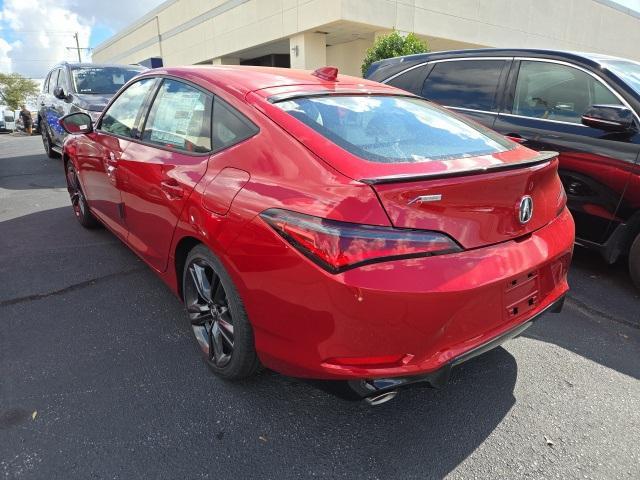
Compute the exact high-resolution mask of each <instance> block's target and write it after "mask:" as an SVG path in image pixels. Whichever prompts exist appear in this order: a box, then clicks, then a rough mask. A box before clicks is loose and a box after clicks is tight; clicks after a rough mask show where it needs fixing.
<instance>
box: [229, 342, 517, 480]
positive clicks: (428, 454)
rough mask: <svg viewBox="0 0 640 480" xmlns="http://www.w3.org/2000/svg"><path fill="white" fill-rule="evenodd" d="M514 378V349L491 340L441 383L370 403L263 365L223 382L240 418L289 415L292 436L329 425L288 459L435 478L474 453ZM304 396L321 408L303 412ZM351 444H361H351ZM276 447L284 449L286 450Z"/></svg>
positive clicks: (259, 420)
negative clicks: (490, 346)
mask: <svg viewBox="0 0 640 480" xmlns="http://www.w3.org/2000/svg"><path fill="white" fill-rule="evenodd" d="M516 378H517V364H516V361H515V359H514V357H513V356H512V355H511V354H509V353H508V352H507V351H506V350H505V349H503V348H497V349H495V350H492V351H490V352H488V353H487V354H485V355H482V356H480V357H477V358H474V359H472V360H470V361H469V362H467V363H465V364H463V365H460V366H459V367H457V368H455V369H454V371H453V373H452V378H451V381H450V383H449V384H448V385H447V386H446V387H444V388H442V389H431V388H427V387H424V388H420V387H415V386H414V387H412V388H409V389H406V390H401V391H400V393H399V394H398V396H397V397H396V399H395V400H392V401H390V402H388V403H386V404H383V405H380V406H377V407H371V406H369V405H368V404H366V403H365V402H349V401H346V400H341V399H338V398H335V397H333V396H331V395H330V394H327V393H325V392H322V391H320V390H316V389H315V388H314V387H313V386H311V385H308V384H307V383H305V382H303V381H300V380H297V379H293V378H288V377H284V376H281V375H279V374H277V373H274V372H270V371H267V372H265V373H263V374H262V375H261V376H259V377H257V378H254V379H250V380H246V381H244V382H241V383H237V384H228V387H229V390H230V391H232V392H234V395H233V396H234V398H235V399H236V400H235V401H236V402H237V408H239V409H241V410H242V411H243V412H247V415H250V416H252V417H253V418H251V417H250V418H248V419H247V421H248V422H252V423H254V424H255V425H256V426H259V425H262V428H263V429H264V430H265V431H269V429H270V428H269V427H268V424H269V423H270V422H290V424H291V427H290V428H291V431H290V435H291V436H293V437H295V436H299V435H304V432H305V431H322V429H323V426H325V427H324V428H326V426H330V427H329V429H330V431H331V433H330V434H328V435H330V438H331V439H332V440H330V439H327V438H322V437H321V438H317V439H307V438H303V437H300V438H298V440H297V441H296V442H294V443H296V444H298V443H299V444H300V445H308V444H309V441H311V442H312V443H314V444H315V445H316V449H312V450H311V451H305V450H302V449H296V451H295V456H296V460H295V464H298V465H299V464H302V465H304V464H305V463H307V464H309V465H315V466H316V467H317V466H318V465H319V462H320V464H321V463H322V462H323V461H324V462H335V463H336V464H342V465H344V464H347V463H351V464H354V463H355V464H356V465H359V466H358V467H355V469H353V468H352V467H350V468H352V471H353V472H354V474H356V475H357V474H360V475H361V478H396V477H397V476H398V474H399V472H403V473H402V475H403V476H406V478H409V477H411V478H414V477H422V478H442V477H444V476H445V475H447V474H448V473H449V472H451V471H452V470H453V469H454V468H455V467H456V466H457V465H459V464H460V463H461V462H462V461H463V460H464V459H466V458H467V457H468V456H469V455H470V454H471V453H473V452H474V451H475V450H476V449H477V448H478V447H479V446H480V445H481V444H482V443H483V442H484V441H485V439H486V438H487V437H488V436H489V435H490V434H491V433H492V432H493V430H494V429H495V428H496V427H497V426H498V425H499V424H500V423H501V422H502V420H503V419H504V417H505V416H506V415H507V414H508V412H509V411H510V409H511V408H512V406H513V405H514V403H515V397H514V394H513V390H514V386H515V383H516ZM225 383H226V382H225ZM274 396H275V398H274ZM310 402H311V403H313V404H314V408H313V410H314V411H315V412H321V414H319V415H318V414H317V413H316V414H314V415H309V403H310ZM274 403H275V404H277V405H278V406H277V409H274V408H273V407H274ZM258 428H260V427H258ZM265 435H266V437H268V434H265ZM327 441H329V443H327ZM353 444H355V445H358V444H360V445H362V446H363V449H361V450H357V451H350V450H349V449H350V448H352V445H353ZM289 448H291V446H289ZM275 454H276V455H278V456H280V455H281V456H283V457H286V456H291V454H292V452H291V451H286V450H282V451H280V452H275ZM300 457H302V458H300ZM327 468H328V467H327ZM328 471H330V470H328ZM260 473H263V474H265V475H268V472H266V471H265V472H260ZM299 473H300V474H302V473H304V470H301V471H300V472H299Z"/></svg>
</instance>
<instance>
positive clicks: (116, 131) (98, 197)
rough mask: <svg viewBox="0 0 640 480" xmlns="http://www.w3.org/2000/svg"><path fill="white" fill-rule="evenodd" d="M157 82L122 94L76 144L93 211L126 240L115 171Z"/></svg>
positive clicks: (149, 80)
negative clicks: (93, 127)
mask: <svg viewBox="0 0 640 480" xmlns="http://www.w3.org/2000/svg"><path fill="white" fill-rule="evenodd" d="M155 85H156V79H154V78H144V79H142V80H139V81H137V82H134V83H132V84H131V85H129V86H128V87H127V88H126V89H125V90H123V91H121V92H120V94H119V95H118V96H117V97H116V99H115V100H114V101H113V102H112V103H111V104H110V105H109V107H108V108H107V110H106V111H105V113H104V115H103V116H102V118H101V120H100V121H99V124H98V125H97V126H96V128H95V130H94V131H93V132H92V133H90V134H89V135H85V136H83V137H81V138H80V139H79V141H78V142H77V150H76V159H77V160H78V162H79V175H80V182H81V184H82V188H83V190H84V193H85V195H86V197H87V199H88V201H89V205H90V206H91V209H92V211H93V212H94V213H95V214H96V215H97V216H98V217H99V218H100V220H101V221H102V222H103V223H105V224H106V225H107V226H108V227H109V228H110V229H111V230H112V231H114V232H115V233H116V234H118V235H119V236H120V237H122V238H126V237H127V229H126V223H125V217H124V207H123V204H122V196H121V193H120V189H121V188H122V185H123V181H124V177H123V175H122V173H121V172H120V169H119V168H118V161H119V160H120V158H121V156H122V154H123V152H124V151H125V150H126V149H127V147H128V146H129V144H130V143H131V139H132V138H135V137H136V136H137V135H138V133H139V128H138V124H139V122H140V119H141V117H142V113H143V111H144V106H145V102H146V101H147V99H148V97H149V96H150V94H151V93H152V92H153V87H154V86H155Z"/></svg>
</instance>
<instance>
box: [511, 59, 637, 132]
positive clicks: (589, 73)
mask: <svg viewBox="0 0 640 480" xmlns="http://www.w3.org/2000/svg"><path fill="white" fill-rule="evenodd" d="M513 59H514V60H525V61H528V62H541V63H555V64H557V65H564V66H565V67H570V68H575V69H576V70H580V71H581V72H584V73H586V74H587V75H590V76H591V77H593V78H594V79H595V80H596V81H597V82H600V83H601V84H602V85H604V86H605V88H606V89H607V90H609V91H610V92H611V93H613V95H614V96H615V97H616V98H617V99H618V100H619V101H620V103H621V104H622V105H624V106H625V107H627V108H628V109H629V110H631V113H633V117H634V118H635V119H636V122H638V124H639V125H640V117H639V116H638V114H637V113H636V111H635V110H634V109H633V108H631V105H629V103H628V102H627V101H626V100H625V99H624V98H623V97H622V95H620V94H619V93H618V92H616V91H615V90H614V89H613V88H612V87H611V85H609V84H608V83H607V82H606V81H605V80H604V79H603V78H600V77H599V76H598V75H596V74H595V73H593V72H591V71H589V70H587V69H586V68H583V67H581V66H579V65H574V64H573V63H569V62H564V61H562V60H552V59H548V58H534V57H513ZM518 76H519V75H518ZM501 115H511V116H517V117H522V118H533V119H536V120H546V121H548V122H558V123H565V124H570V125H582V123H573V122H563V121H561V120H547V119H542V118H536V117H527V116H525V115H515V114H512V113H509V114H507V113H505V114H501ZM582 126H583V127H587V126H586V125H582ZM587 128H591V127H587Z"/></svg>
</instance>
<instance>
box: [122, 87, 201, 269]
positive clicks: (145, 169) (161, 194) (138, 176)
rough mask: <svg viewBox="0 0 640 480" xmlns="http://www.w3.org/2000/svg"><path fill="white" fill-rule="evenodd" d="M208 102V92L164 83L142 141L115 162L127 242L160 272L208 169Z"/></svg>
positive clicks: (156, 97) (150, 112)
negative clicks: (191, 197)
mask: <svg viewBox="0 0 640 480" xmlns="http://www.w3.org/2000/svg"><path fill="white" fill-rule="evenodd" d="M212 102H213V97H212V95H211V94H210V93H208V92H206V91H203V90H200V89H199V88H197V87H195V86H192V85H190V84H186V83H183V82H180V81H178V80H174V79H168V78H165V79H164V80H162V83H161V85H160V87H159V88H158V90H157V93H156V95H155V98H154V99H153V102H152V104H151V107H150V109H149V113H148V117H147V119H146V122H145V123H144V129H143V132H142V136H141V139H140V141H136V142H131V144H130V145H129V146H128V147H127V148H126V150H125V151H124V153H123V155H122V157H121V158H120V159H119V162H118V170H119V172H120V173H121V174H122V176H123V178H124V179H125V180H124V183H123V184H122V200H123V202H124V206H125V218H126V223H127V227H128V230H129V232H128V243H129V245H130V246H131V247H132V248H133V249H134V250H135V251H136V252H137V253H138V254H139V255H140V256H141V257H142V258H144V259H145V260H146V261H147V262H148V263H149V264H150V265H151V266H152V267H153V268H155V269H156V270H158V271H164V270H165V269H166V266H167V261H168V257H169V248H170V246H171V240H172V238H173V232H174V230H175V227H176V225H177V223H178V219H179V218H180V215H181V213H182V209H183V208H184V205H185V203H186V201H187V199H188V197H189V195H190V193H191V191H192V190H193V189H194V187H195V186H196V184H197V183H198V181H199V180H200V179H201V178H202V176H203V175H204V174H205V172H206V170H207V161H208V159H209V155H210V152H211V109H212Z"/></svg>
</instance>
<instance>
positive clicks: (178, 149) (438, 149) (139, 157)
mask: <svg viewBox="0 0 640 480" xmlns="http://www.w3.org/2000/svg"><path fill="white" fill-rule="evenodd" d="M336 73H337V72H336V70H335V69H332V68H330V67H325V68H323V69H319V70H317V71H316V72H314V73H309V72H302V71H295V70H289V69H275V68H258V67H237V66H236V67H185V68H166V69H161V70H153V71H149V72H147V73H144V74H142V75H140V76H138V77H136V78H135V79H133V80H132V81H130V82H129V83H128V84H127V85H125V86H124V87H123V88H122V89H121V90H120V92H119V93H118V94H117V95H116V96H115V97H114V99H113V100H112V101H111V103H110V105H109V106H108V107H107V108H106V109H105V111H104V113H103V114H102V116H101V117H100V118H99V119H98V120H97V122H96V123H95V125H93V124H92V122H91V118H89V117H88V116H87V115H86V114H84V113H74V114H71V115H68V116H66V117H65V118H63V119H62V120H61V124H62V126H63V127H64V128H65V129H66V130H67V131H68V132H69V133H73V134H75V135H71V136H70V137H69V138H68V139H67V141H66V143H65V145H64V156H63V158H64V165H65V169H66V174H67V182H68V188H69V193H70V195H71V201H72V204H73V208H74V211H75V214H76V216H77V218H78V220H79V221H80V223H81V224H82V225H83V226H85V227H93V226H95V225H97V224H98V223H101V224H104V225H105V226H106V227H107V228H109V229H110V230H111V231H112V232H113V233H115V234H116V235H117V236H118V237H120V239H122V241H124V242H125V243H126V244H127V245H128V246H129V247H131V249H133V250H134V251H135V252H136V253H137V254H138V255H139V256H140V257H141V258H142V259H143V260H145V262H146V263H148V264H149V266H150V267H151V268H153V269H154V270H155V271H156V272H157V273H158V274H159V275H160V276H161V277H162V278H163V279H164V281H165V282H166V283H167V284H168V285H169V286H170V287H171V289H172V290H173V291H174V292H175V294H176V295H178V296H179V297H180V298H181V299H182V300H183V301H184V303H185V306H186V309H187V311H188V315H189V318H190V321H191V325H192V328H193V333H194V335H195V338H196V340H197V342H198V343H199V345H200V347H201V349H202V351H203V352H204V355H205V358H206V361H207V363H208V365H209V366H210V367H211V369H212V370H213V371H215V372H216V373H218V374H219V375H221V376H223V377H226V378H230V379H237V378H241V377H246V376H248V375H251V374H253V373H255V372H256V371H257V370H258V368H259V366H260V365H264V366H266V367H268V368H271V369H273V370H276V371H278V372H281V373H283V374H286V375H291V376H296V377H303V378H308V379H314V380H318V384H320V385H321V386H323V387H325V388H327V389H329V388H330V389H333V390H334V391H335V392H338V393H340V394H342V395H343V396H346V397H351V398H367V399H368V400H369V401H370V403H381V402H383V401H385V400H388V399H390V398H392V397H393V396H394V395H395V393H396V391H397V389H398V388H400V387H403V386H405V385H408V384H412V383H416V382H426V383H428V384H430V385H432V386H439V385H442V384H443V383H444V382H446V380H447V377H448V374H449V372H450V370H451V368H452V367H453V366H455V365H456V364H459V363H460V362H463V361H465V360H467V359H469V358H471V357H473V356H475V355H478V354H480V353H482V352H484V351H486V350H488V349H490V348H492V347H495V346H497V345H499V344H500V343H501V342H503V341H504V340H506V339H508V338H512V337H514V336H516V335H518V334H520V333H521V332H522V331H523V330H524V329H525V328H526V327H528V326H529V325H530V324H531V323H532V321H533V320H534V319H535V318H537V317H538V316H539V315H540V314H542V313H543V312H545V311H548V310H553V311H559V309H560V308H561V307H562V301H563V298H564V295H565V293H566V292H567V290H568V286H567V278H566V275H567V268H568V266H569V262H570V259H571V253H572V245H573V240H574V225H573V220H572V218H571V216H570V214H569V212H568V211H567V209H566V208H565V202H566V197H565V194H564V191H563V188H562V186H561V184H560V180H559V178H558V175H557V168H558V161H557V159H556V154H554V153H549V152H546V153H545V152H541V153H537V152H534V151H532V150H529V149H527V148H525V147H523V146H521V145H518V144H516V143H513V142H511V141H509V140H507V139H505V138H503V137H501V136H499V135H498V134H496V133H494V132H492V131H490V130H487V129H486V128H484V127H481V126H479V125H477V124H475V123H472V122H471V121H470V120H468V119H466V118H464V117H460V116H458V115H456V114H453V113H451V112H449V111H447V110H445V109H443V108H440V107H438V106H436V105H434V104H432V103H430V102H428V101H425V100H423V99H420V98H418V97H416V96H413V95H411V94H408V93H407V92H404V91H402V90H398V89H396V88H393V87H389V86H385V85H381V84H378V83H374V82H370V81H366V80H362V79H359V78H352V77H347V76H337V75H336Z"/></svg>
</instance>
